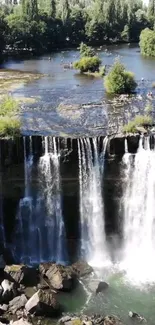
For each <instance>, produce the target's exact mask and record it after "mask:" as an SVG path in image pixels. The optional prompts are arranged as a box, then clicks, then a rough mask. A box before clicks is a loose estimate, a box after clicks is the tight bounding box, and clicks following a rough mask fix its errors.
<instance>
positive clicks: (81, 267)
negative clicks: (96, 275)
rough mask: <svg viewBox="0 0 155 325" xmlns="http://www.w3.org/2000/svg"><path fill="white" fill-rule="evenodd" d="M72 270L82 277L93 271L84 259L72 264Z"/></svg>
mask: <svg viewBox="0 0 155 325" xmlns="http://www.w3.org/2000/svg"><path fill="white" fill-rule="evenodd" d="M72 270H73V272H74V273H75V274H76V276H77V277H83V276H85V275H88V274H90V273H92V272H93V268H92V267H91V266H90V265H89V264H88V263H87V262H84V261H77V262H76V263H74V264H72Z"/></svg>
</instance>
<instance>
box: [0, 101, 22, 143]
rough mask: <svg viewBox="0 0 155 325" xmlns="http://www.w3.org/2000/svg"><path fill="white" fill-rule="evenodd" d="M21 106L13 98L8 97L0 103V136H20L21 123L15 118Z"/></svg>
mask: <svg viewBox="0 0 155 325" xmlns="http://www.w3.org/2000/svg"><path fill="white" fill-rule="evenodd" d="M18 110H19V105H18V103H17V101H16V100H14V99H13V98H12V97H11V96H6V97H4V98H3V99H2V101H1V103H0V136H1V137H5V136H11V137H12V136H17V135H19V134H20V121H19V119H18V118H16V117H15V114H16V113H17V112H18Z"/></svg>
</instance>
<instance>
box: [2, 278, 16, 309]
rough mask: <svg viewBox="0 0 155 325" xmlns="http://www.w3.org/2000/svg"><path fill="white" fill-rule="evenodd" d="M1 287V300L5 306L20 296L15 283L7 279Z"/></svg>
mask: <svg viewBox="0 0 155 325" xmlns="http://www.w3.org/2000/svg"><path fill="white" fill-rule="evenodd" d="M1 287H2V290H3V292H2V293H1V297H0V300H1V302H2V303H4V304H5V303H6V304H7V303H9V301H10V300H12V299H13V298H14V297H16V296H17V295H18V291H17V287H16V284H15V283H14V282H10V281H9V280H6V279H5V280H3V281H2V283H1Z"/></svg>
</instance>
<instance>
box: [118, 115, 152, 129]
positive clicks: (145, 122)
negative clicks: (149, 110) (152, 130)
mask: <svg viewBox="0 0 155 325" xmlns="http://www.w3.org/2000/svg"><path fill="white" fill-rule="evenodd" d="M152 123H153V120H152V118H151V117H150V116H148V115H136V116H135V118H134V120H132V121H130V122H129V123H128V124H126V125H124V127H123V132H127V133H135V132H137V131H138V130H137V127H139V126H144V127H145V126H147V127H148V126H150V125H152Z"/></svg>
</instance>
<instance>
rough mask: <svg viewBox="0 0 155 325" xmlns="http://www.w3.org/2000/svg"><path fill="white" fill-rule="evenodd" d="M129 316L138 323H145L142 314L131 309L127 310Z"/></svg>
mask: <svg viewBox="0 0 155 325" xmlns="http://www.w3.org/2000/svg"><path fill="white" fill-rule="evenodd" d="M129 317H130V318H134V319H136V320H138V321H139V322H140V323H141V322H144V323H146V319H145V318H144V317H143V316H141V315H139V314H137V313H135V312H133V311H129Z"/></svg>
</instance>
